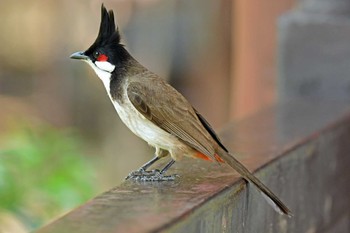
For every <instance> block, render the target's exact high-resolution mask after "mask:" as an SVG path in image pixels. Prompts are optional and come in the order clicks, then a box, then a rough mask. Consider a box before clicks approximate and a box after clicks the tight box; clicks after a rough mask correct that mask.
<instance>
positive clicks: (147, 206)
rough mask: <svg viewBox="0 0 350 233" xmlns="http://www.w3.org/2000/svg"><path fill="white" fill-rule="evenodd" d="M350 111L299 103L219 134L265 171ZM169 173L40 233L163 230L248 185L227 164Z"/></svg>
mask: <svg viewBox="0 0 350 233" xmlns="http://www.w3.org/2000/svg"><path fill="white" fill-rule="evenodd" d="M349 109H350V108H349V107H348V105H347V104H346V103H341V102H336V101H334V102H324V101H319V100H317V101H296V102H292V103H288V104H284V105H281V106H279V107H271V108H269V109H266V110H265V111H262V112H261V113H259V114H257V115H255V116H252V117H250V118H247V119H245V120H243V121H240V122H238V123H236V124H230V125H228V126H227V127H226V128H225V129H224V130H222V131H221V134H220V135H221V138H222V140H223V142H224V144H225V145H226V146H227V147H228V148H229V150H230V151H232V152H237V158H238V159H239V160H240V161H241V162H242V163H244V164H245V165H246V166H247V167H248V168H249V169H250V170H252V171H255V170H257V169H259V170H260V172H264V170H265V169H268V167H269V166H268V165H269V164H270V163H273V161H275V160H278V159H279V158H281V157H283V156H284V155H286V154H287V152H288V151H291V150H293V148H295V147H297V146H298V145H302V144H303V143H305V142H307V141H308V140H309V139H312V138H313V137H315V136H317V135H318V134H320V133H321V132H322V131H323V130H327V129H328V128H331V127H334V126H335V125H336V124H337V123H339V122H341V121H342V119H348V117H349ZM169 172H170V173H172V172H173V173H176V174H178V175H179V176H180V177H179V178H178V179H177V180H175V181H172V182H158V183H157V182H148V183H137V182H132V181H127V182H124V183H123V184H122V185H120V186H118V187H115V188H113V189H111V190H110V191H107V192H105V193H103V194H101V195H99V196H97V197H96V198H94V199H92V200H90V201H89V202H87V203H86V204H84V205H82V206H80V207H78V208H77V209H75V210H73V211H72V212H70V213H68V214H67V215H65V216H63V217H61V218H59V219H58V220H56V221H54V222H53V223H51V224H49V225H47V226H45V227H43V228H42V229H39V230H38V232H41V233H44V232H50V233H52V232H84V233H86V232H152V231H159V230H165V229H167V228H168V227H169V226H172V225H174V224H176V223H178V222H181V221H182V220H184V219H186V218H187V217H188V216H190V215H191V214H192V213H194V212H195V211H196V209H197V207H199V206H201V205H203V204H204V203H206V202H208V201H210V200H212V199H215V198H217V197H219V196H220V194H221V193H223V192H225V190H227V189H228V188H231V189H232V187H233V190H235V191H239V190H241V189H244V188H245V187H246V186H245V183H244V182H242V180H241V179H240V177H239V176H238V174H237V173H236V172H235V171H233V170H232V169H231V168H229V167H228V166H226V165H225V164H223V165H219V164H217V163H212V162H207V161H199V160H192V159H184V160H182V161H179V162H178V163H176V164H175V165H174V167H173V168H172V169H170V170H169ZM262 175H263V174H262ZM277 179H278V178H277ZM281 189H282V188H281ZM281 198H282V200H283V196H281ZM261 201H262V202H263V200H261ZM287 204H288V202H287ZM266 205H267V204H266ZM270 211H271V212H273V210H272V209H271V210H270Z"/></svg>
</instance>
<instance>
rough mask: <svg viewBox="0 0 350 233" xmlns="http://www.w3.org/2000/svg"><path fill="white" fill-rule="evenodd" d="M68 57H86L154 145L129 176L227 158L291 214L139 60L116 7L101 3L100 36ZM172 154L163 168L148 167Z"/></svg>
mask: <svg viewBox="0 0 350 233" xmlns="http://www.w3.org/2000/svg"><path fill="white" fill-rule="evenodd" d="M70 58H72V59H78V60H82V61H84V62H87V63H88V64H89V65H90V66H91V67H92V69H93V70H94V71H95V73H96V74H97V76H98V77H99V79H100V80H101V81H102V83H103V85H104V87H105V89H106V91H107V94H108V96H109V98H110V100H111V102H112V104H113V106H114V108H115V110H116V111H117V113H118V115H119V117H120V119H121V120H122V122H123V123H124V124H125V125H126V126H127V127H128V128H129V129H130V130H131V131H132V132H133V133H134V134H135V135H137V136H138V137H140V138H142V139H143V140H145V141H146V142H147V143H148V144H149V145H150V146H152V147H154V148H155V156H154V158H153V159H151V160H150V161H149V162H147V163H146V164H144V165H143V166H142V167H141V168H140V169H138V170H136V171H133V172H131V173H130V174H129V175H128V176H127V177H126V179H127V180H138V181H146V182H147V181H153V182H154V181H169V180H174V179H176V178H177V176H176V175H166V172H167V170H168V169H169V168H170V167H171V166H172V165H173V164H174V163H175V161H179V160H181V158H183V157H190V158H199V159H204V160H211V161H217V162H218V163H226V164H228V165H229V166H231V167H232V168H233V169H234V170H236V171H237V172H238V173H239V174H240V175H241V176H242V177H243V178H244V179H245V180H246V181H248V182H250V183H252V184H253V185H254V186H255V187H256V188H257V189H258V190H259V191H260V193H261V194H262V195H263V197H264V198H265V199H266V200H267V201H268V203H269V204H270V205H271V206H272V207H273V208H274V209H275V210H276V211H277V212H279V213H281V214H284V215H287V216H291V211H290V210H289V209H288V207H287V206H286V205H285V204H284V203H283V202H282V201H281V200H280V199H279V198H278V197H277V196H276V195H275V194H274V193H273V192H272V191H271V190H270V189H269V188H268V187H267V186H266V185H265V184H263V183H262V182H261V181H260V180H259V179H258V178H257V177H256V176H255V175H253V174H252V173H251V172H250V171H249V170H248V169H247V168H246V167H245V166H244V165H243V164H242V163H240V162H239V161H238V160H237V159H236V158H235V157H234V156H233V155H232V154H231V153H230V152H229V151H228V149H227V148H225V146H224V145H223V143H222V142H221V141H220V138H219V137H218V135H217V134H216V133H215V131H214V129H213V128H212V126H211V125H210V124H209V123H208V121H207V120H205V118H204V117H203V116H202V115H201V114H200V113H199V112H198V111H197V110H196V109H195V108H194V107H193V106H192V105H191V104H190V103H189V101H188V100H187V99H186V98H185V97H184V96H183V95H182V94H180V93H179V92H178V91H177V90H176V89H175V88H173V87H172V86H171V85H170V84H168V83H167V82H166V81H165V80H164V79H163V78H161V77H159V76H158V75H157V74H155V73H153V72H151V71H149V70H148V69H147V68H145V67H144V66H143V65H141V64H140V63H139V62H138V61H137V60H136V59H135V58H134V57H133V56H132V55H131V54H130V53H129V52H128V51H127V49H126V48H125V46H124V45H123V44H122V43H121V35H120V32H119V28H118V27H117V26H116V24H115V20H114V13H113V10H109V11H108V10H107V9H106V7H105V6H104V4H102V6H101V22H100V28H99V32H98V36H97V38H96V40H95V41H94V43H93V44H92V45H91V46H90V47H89V48H88V49H87V50H85V51H79V52H75V53H73V54H72V55H71V56H70ZM168 156H170V158H171V159H170V162H168V163H167V164H166V165H165V167H164V168H162V169H161V170H158V169H155V170H148V169H149V168H150V166H151V165H152V164H154V163H155V162H157V161H158V160H159V159H161V158H164V157H168Z"/></svg>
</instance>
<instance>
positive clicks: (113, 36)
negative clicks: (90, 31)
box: [95, 4, 120, 44]
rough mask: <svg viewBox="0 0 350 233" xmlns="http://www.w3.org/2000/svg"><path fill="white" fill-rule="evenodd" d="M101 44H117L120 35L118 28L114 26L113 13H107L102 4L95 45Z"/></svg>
mask: <svg viewBox="0 0 350 233" xmlns="http://www.w3.org/2000/svg"><path fill="white" fill-rule="evenodd" d="M103 42H107V43H108V42H109V43H119V42H120V34H119V30H118V28H116V26H115V22H114V13H113V11H112V10H110V11H107V9H106V8H105V7H104V5H103V4H102V6H101V24H100V31H99V32H98V36H97V39H96V42H95V43H98V44H100V43H103Z"/></svg>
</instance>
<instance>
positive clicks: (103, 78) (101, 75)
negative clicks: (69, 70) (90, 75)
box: [85, 60, 114, 94]
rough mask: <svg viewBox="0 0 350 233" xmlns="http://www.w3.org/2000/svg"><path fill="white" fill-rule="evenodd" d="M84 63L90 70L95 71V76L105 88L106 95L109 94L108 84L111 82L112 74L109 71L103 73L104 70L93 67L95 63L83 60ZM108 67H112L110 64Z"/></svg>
mask: <svg viewBox="0 0 350 233" xmlns="http://www.w3.org/2000/svg"><path fill="white" fill-rule="evenodd" d="M85 61H86V62H87V63H88V64H89V65H90V66H91V67H92V69H93V70H94V71H95V73H96V74H97V76H98V77H99V78H100V79H101V81H102V82H103V84H104V86H105V88H106V90H107V93H108V94H109V82H110V81H111V76H112V74H111V73H110V72H109V71H105V70H102V69H100V68H99V67H98V66H96V65H95V64H96V62H95V64H94V63H93V62H92V61H90V60H85ZM100 63H101V62H100ZM105 63H109V62H105ZM109 64H110V63H109ZM110 65H111V66H113V65H112V64H110ZM113 67H114V66H113ZM113 70H114V68H113ZM113 70H112V71H113Z"/></svg>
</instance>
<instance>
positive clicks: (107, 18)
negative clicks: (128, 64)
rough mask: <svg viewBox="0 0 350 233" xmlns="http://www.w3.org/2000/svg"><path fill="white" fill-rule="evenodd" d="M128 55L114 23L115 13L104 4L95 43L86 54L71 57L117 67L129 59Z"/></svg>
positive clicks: (78, 53)
mask: <svg viewBox="0 0 350 233" xmlns="http://www.w3.org/2000/svg"><path fill="white" fill-rule="evenodd" d="M128 55H129V54H128V53H127V51H126V50H125V48H124V46H123V45H122V44H121V43H120V33H119V30H118V27H116V25H115V22H114V13H113V11H112V10H110V11H107V9H106V8H105V7H104V5H103V4H102V6H101V23H100V30H99V32H98V36H97V38H96V40H95V42H94V43H93V44H92V45H91V46H90V48H88V49H87V50H86V51H85V52H77V53H74V54H72V55H71V58H73V59H82V60H87V61H88V62H90V61H91V62H92V63H93V64H95V62H108V63H110V64H112V65H114V66H115V65H117V64H119V63H121V62H123V61H124V60H126V59H127V58H128Z"/></svg>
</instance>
